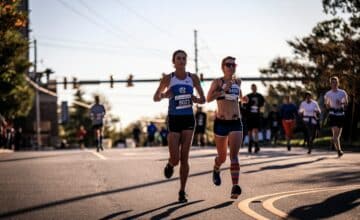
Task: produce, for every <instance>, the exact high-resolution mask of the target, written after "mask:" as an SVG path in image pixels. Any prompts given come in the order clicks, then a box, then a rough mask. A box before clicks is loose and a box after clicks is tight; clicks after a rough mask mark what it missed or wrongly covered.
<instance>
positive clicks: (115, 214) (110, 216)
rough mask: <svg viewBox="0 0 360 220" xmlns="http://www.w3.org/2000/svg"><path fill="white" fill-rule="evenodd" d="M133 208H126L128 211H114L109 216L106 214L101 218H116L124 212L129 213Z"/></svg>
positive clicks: (106, 219) (104, 219) (107, 219)
mask: <svg viewBox="0 0 360 220" xmlns="http://www.w3.org/2000/svg"><path fill="white" fill-rule="evenodd" d="M131 211H132V210H126V211H120V212H115V213H112V214H110V215H108V216H105V217H103V218H101V219H99V220H109V219H112V218H115V217H116V216H119V215H122V214H125V213H128V212H131Z"/></svg>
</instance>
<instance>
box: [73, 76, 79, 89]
mask: <svg viewBox="0 0 360 220" xmlns="http://www.w3.org/2000/svg"><path fill="white" fill-rule="evenodd" d="M77 87H78V85H77V78H76V77H73V89H77Z"/></svg>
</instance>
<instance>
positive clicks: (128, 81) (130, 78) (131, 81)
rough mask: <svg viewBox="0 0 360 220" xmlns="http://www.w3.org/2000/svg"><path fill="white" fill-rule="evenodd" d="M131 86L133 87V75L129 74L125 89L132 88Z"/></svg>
mask: <svg viewBox="0 0 360 220" xmlns="http://www.w3.org/2000/svg"><path fill="white" fill-rule="evenodd" d="M132 86H134V84H133V75H132V74H130V75H129V77H128V79H127V87H132Z"/></svg>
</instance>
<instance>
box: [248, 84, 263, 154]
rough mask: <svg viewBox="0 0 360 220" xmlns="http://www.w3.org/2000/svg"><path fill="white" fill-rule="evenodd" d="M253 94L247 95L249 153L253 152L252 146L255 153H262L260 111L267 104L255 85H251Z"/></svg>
mask: <svg viewBox="0 0 360 220" xmlns="http://www.w3.org/2000/svg"><path fill="white" fill-rule="evenodd" d="M251 90H252V93H250V94H248V95H247V98H248V103H247V104H246V109H247V118H246V122H247V128H248V136H249V153H251V152H252V145H253V144H254V146H255V153H258V152H259V151H260V147H259V137H258V135H259V134H258V133H259V129H260V126H261V114H260V109H261V107H263V106H264V104H265V99H264V97H263V96H262V95H261V94H260V93H258V92H257V87H256V85H255V84H252V85H251Z"/></svg>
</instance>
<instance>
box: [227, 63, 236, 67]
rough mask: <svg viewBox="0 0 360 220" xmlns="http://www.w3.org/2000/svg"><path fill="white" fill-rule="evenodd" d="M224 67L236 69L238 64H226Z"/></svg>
mask: <svg viewBox="0 0 360 220" xmlns="http://www.w3.org/2000/svg"><path fill="white" fill-rule="evenodd" d="M224 66H226V67H228V68H235V67H236V64H235V63H225V64H224Z"/></svg>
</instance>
